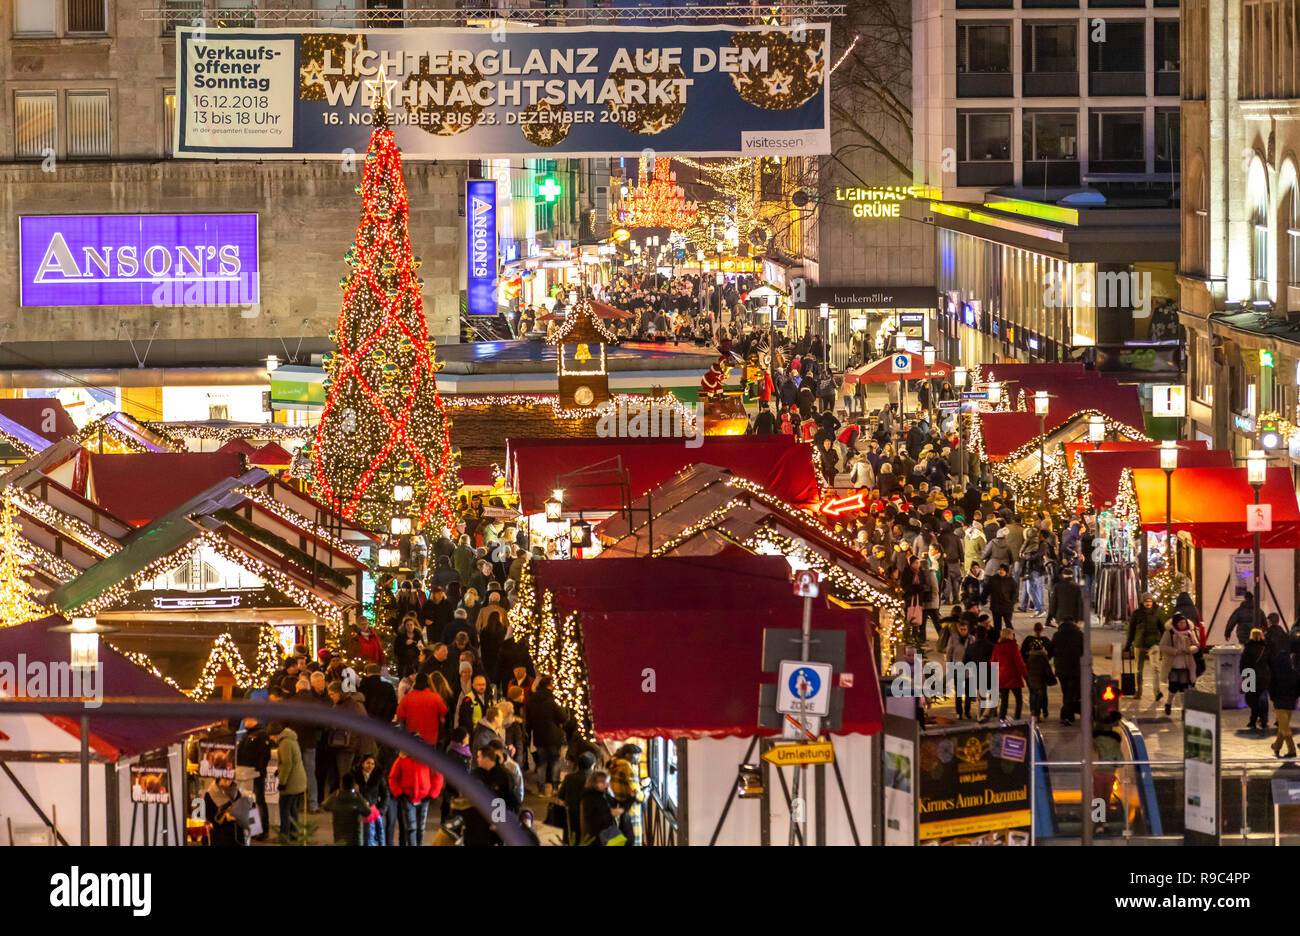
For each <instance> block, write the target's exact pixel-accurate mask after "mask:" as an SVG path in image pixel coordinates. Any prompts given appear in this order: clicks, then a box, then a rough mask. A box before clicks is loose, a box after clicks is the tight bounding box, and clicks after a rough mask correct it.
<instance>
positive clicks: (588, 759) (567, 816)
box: [558, 753, 596, 845]
mask: <svg viewBox="0 0 1300 936" xmlns="http://www.w3.org/2000/svg"><path fill="white" fill-rule="evenodd" d="M595 766H596V755H594V754H587V753H583V754H579V755H578V760H577V763H576V764H575V766H574V769H573V770H571V771H569V772H568V773H566V774H565V775H564V779H563V780H561V781H560V791H559V794H558V795H559V798H560V800H561V801H563V803H564V831H565V839H564V840H565V843H566V844H568V845H577V844H578V843H579V842H581V841H582V796H583V794H584V793H585V792H586V790H587V778H588V777H590V776H591V771H592V769H593V768H594V767H595Z"/></svg>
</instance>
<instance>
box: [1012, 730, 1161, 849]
mask: <svg viewBox="0 0 1300 936" xmlns="http://www.w3.org/2000/svg"><path fill="white" fill-rule="evenodd" d="M1094 736H1095V737H1097V739H1098V740H1097V746H1098V748H1099V749H1100V750H1101V752H1103V753H1102V754H1101V756H1099V758H1098V759H1099V760H1115V761H1130V762H1132V761H1137V762H1141V763H1138V764H1136V765H1133V766H1124V767H1114V766H1096V767H1094V769H1093V790H1092V800H1093V802H1094V804H1095V802H1096V801H1097V800H1101V801H1102V802H1103V803H1104V804H1105V809H1104V813H1105V816H1104V820H1103V821H1101V822H1098V823H1096V825H1095V826H1094V835H1095V836H1096V837H1097V838H1123V837H1126V835H1133V836H1160V835H1164V834H1165V823H1164V821H1163V820H1162V818H1161V814H1160V813H1161V811H1160V797H1159V796H1158V791H1157V781H1156V777H1155V776H1154V774H1153V771H1152V769H1151V766H1150V763H1149V760H1150V755H1149V753H1148V751H1147V746H1146V740H1145V738H1143V736H1142V730H1141V729H1140V728H1139V727H1138V726H1137V725H1136V724H1135V723H1134V722H1131V721H1128V720H1121V721H1120V722H1118V723H1116V724H1114V725H1101V726H1098V727H1097V729H1096V731H1095V732H1094ZM1034 751H1035V759H1036V762H1037V763H1040V764H1041V762H1043V761H1046V760H1048V757H1047V747H1046V744H1045V742H1044V740H1043V735H1042V732H1041V731H1040V730H1038V729H1037V728H1035V731H1034ZM1060 759H1061V760H1063V759H1064V758H1060ZM1080 775H1081V773H1080V770H1079V769H1078V768H1074V767H1052V768H1048V767H1042V766H1036V767H1035V769H1034V776H1033V784H1034V817H1033V821H1034V836H1035V838H1036V839H1039V840H1043V839H1056V838H1060V839H1074V838H1078V837H1080V835H1081V834H1082V822H1083V819H1084V814H1083V810H1082V809H1081V802H1080V801H1081V797H1080V795H1079V781H1080ZM1167 798H1168V797H1167V796H1166V799H1167Z"/></svg>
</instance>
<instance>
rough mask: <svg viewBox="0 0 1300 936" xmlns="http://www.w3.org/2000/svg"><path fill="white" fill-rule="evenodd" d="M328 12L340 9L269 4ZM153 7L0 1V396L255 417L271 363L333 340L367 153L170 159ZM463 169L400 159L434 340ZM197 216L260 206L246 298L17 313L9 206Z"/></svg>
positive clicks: (164, 67)
mask: <svg viewBox="0 0 1300 936" xmlns="http://www.w3.org/2000/svg"><path fill="white" fill-rule="evenodd" d="M408 5H409V6H411V7H415V6H423V5H428V6H432V5H433V4H422V3H417V2H414V0H412V2H411V3H410V4H408ZM170 6H171V8H175V9H177V10H180V11H182V12H184V13H186V15H190V14H193V16H194V17H196V18H197V17H199V16H204V17H205V18H206V19H207V23H208V25H209V26H222V25H228V26H250V25H258V22H257V17H256V14H255V12H254V11H253V10H252V9H250V8H251V6H252V5H251V4H250V3H248V2H246V0H245V2H242V3H241V2H235V0H208V2H206V3H204V2H189V3H173V4H171V5H170ZM324 6H327V7H328V9H330V10H334V9H336V8H337V7H338V6H339V4H338V3H337V2H336V0H330V2H329V4H328V5H324V4H320V3H315V5H313V3H311V2H301V0H299V2H294V3H290V2H285V3H280V4H277V7H286V8H287V7H301V8H303V9H304V11H310V10H312V9H314V8H321V7H324ZM345 6H349V4H345ZM351 6H355V7H357V8H371V7H377V6H378V5H376V4H365V3H353V4H351ZM388 6H392V4H388ZM398 6H399V7H400V6H401V4H398ZM167 7H168V4H166V3H164V2H162V0H4V2H2V3H0V42H3V44H4V53H3V55H0V209H3V221H0V223H3V224H4V226H5V231H4V233H5V237H4V238H3V242H2V243H0V302H3V304H4V306H5V307H6V308H7V309H10V310H13V313H14V314H10V315H6V316H5V318H4V319H3V321H2V322H0V393H6V394H9V395H12V394H15V393H18V394H21V393H24V392H27V391H29V390H30V391H37V390H39V391H41V392H50V391H52V390H57V389H60V388H63V389H67V388H83V389H84V388H85V387H86V386H87V385H91V386H93V387H95V388H97V390H98V391H101V392H97V396H98V397H101V398H103V397H107V396H111V397H114V400H113V403H115V404H116V406H117V407H120V408H123V409H125V410H126V411H128V412H131V413H133V414H134V415H137V416H138V417H140V418H142V419H163V418H181V417H179V416H176V415H174V414H176V413H180V412H182V411H183V412H184V414H185V416H184V418H193V416H194V415H195V412H196V410H197V411H201V410H203V408H204V406H203V404H204V401H206V400H209V399H210V400H211V401H213V402H212V407H213V410H212V411H213V412H214V413H217V412H222V411H223V410H222V409H221V407H223V406H224V407H225V410H224V412H226V413H228V414H229V415H230V416H231V417H232V418H236V417H235V411H238V412H239V413H240V416H242V417H243V418H248V417H249V416H250V415H253V416H256V415H259V414H260V413H261V412H262V410H261V405H260V404H261V400H262V396H261V391H262V390H265V389H268V388H269V381H267V379H266V373H265V369H266V361H267V358H268V356H271V355H274V356H275V357H277V358H278V359H279V360H280V361H281V362H283V361H288V360H296V361H297V362H298V363H310V358H311V355H312V354H319V353H321V352H323V351H327V350H329V349H330V348H331V347H332V344H331V342H330V340H329V337H328V335H329V333H330V331H331V330H332V329H333V328H334V325H335V322H336V321H337V318H338V314H339V307H340V293H339V288H338V281H339V277H340V276H341V275H343V274H344V273H345V272H346V269H347V268H346V265H345V264H344V261H343V255H344V253H345V252H346V251H347V249H348V244H349V243H350V242H351V241H352V239H353V236H354V233H355V231H356V226H357V222H358V219H359V218H360V215H361V205H360V199H359V198H358V197H357V194H356V191H355V190H356V186H358V185H359V184H360V180H361V176H360V172H361V168H362V165H363V162H364V159H363V157H364V154H359V155H356V156H353V157H351V158H349V157H348V155H347V154H343V155H341V157H340V159H339V160H338V161H329V162H325V161H310V162H309V161H303V162H291V161H276V162H273V163H260V162H257V161H241V160H219V161H217V160H189V159H185V160H177V159H173V158H171V156H170V153H171V148H172V142H171V136H172V131H173V127H174V121H175V114H176V97H175V86H176V82H175V39H174V36H173V34H172V32H171V29H170V28H169V27H168V26H167V25H166V24H165V23H164V22H162V21H161V20H160V19H159V18H158V15H157V14H158V12H159V11H161V10H163V9H165V8H167ZM331 23H333V21H331ZM516 162H518V161H516ZM468 173H469V168H468V166H467V165H466V164H465V163H463V162H460V163H453V162H417V161H407V162H406V163H405V179H406V185H407V188H408V192H409V195H410V226H411V240H412V243H413V245H414V248H415V251H416V253H417V254H418V255H420V256H421V257H422V259H423V261H424V263H423V267H422V270H421V275H422V277H423V278H424V281H425V282H424V304H425V313H426V316H427V319H428V324H429V331H430V334H431V335H432V336H433V337H435V338H436V339H437V340H439V341H442V342H447V341H456V340H458V331H459V320H460V315H459V304H460V294H461V290H462V289H463V284H464V268H465V259H464V252H465V251H464V241H465V234H464V225H465V222H464V217H463V212H464V205H463V201H464V183H465V180H466V177H467V175H468ZM206 213H216V214H253V215H256V217H257V227H258V233H257V247H258V254H259V257H258V259H259V271H260V276H259V279H260V283H259V285H260V301H259V302H257V303H255V304H250V303H243V302H239V301H238V298H239V297H236V301H233V302H232V301H229V300H230V297H228V296H223V297H219V298H220V300H221V301H219V302H212V301H209V299H208V298H198V299H197V301H196V302H191V301H190V300H187V299H185V298H184V297H179V298H178V297H163V298H162V299H161V300H156V299H155V297H153V296H150V297H148V301H147V302H144V303H141V304H133V305H77V304H68V305H59V306H45V307H41V306H31V305H20V295H19V292H20V291H19V276H18V271H19V237H18V226H19V218H20V216H56V215H92V216H100V215H103V216H108V215H136V214H141V215H182V214H206ZM232 394H233V396H232ZM235 397H238V399H235ZM245 398H247V399H245ZM254 407H256V408H255V409H254Z"/></svg>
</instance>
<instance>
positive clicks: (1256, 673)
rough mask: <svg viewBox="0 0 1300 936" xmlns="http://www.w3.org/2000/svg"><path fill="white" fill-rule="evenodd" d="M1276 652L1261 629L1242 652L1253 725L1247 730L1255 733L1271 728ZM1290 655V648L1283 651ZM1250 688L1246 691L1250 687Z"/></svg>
mask: <svg viewBox="0 0 1300 936" xmlns="http://www.w3.org/2000/svg"><path fill="white" fill-rule="evenodd" d="M1274 652H1275V651H1273V649H1272V648H1271V647H1270V646H1269V645H1268V643H1267V642H1266V641H1265V640H1264V632H1263V631H1262V630H1260V629H1259V628H1258V627H1256V628H1253V629H1252V630H1251V632H1250V639H1249V640H1247V641H1246V646H1244V647H1242V648H1241V685H1242V689H1243V691H1244V692H1245V695H1246V708H1247V709H1248V710H1249V711H1250V721H1248V722H1246V730H1247V731H1254V730H1255V729H1256V728H1257V727H1258V728H1259V729H1260V730H1267V728H1268V687H1269V683H1270V682H1271V681H1272V676H1273V666H1272V658H1273V655H1274ZM1276 652H1282V653H1289V652H1290V647H1284V648H1282V650H1280V651H1276ZM1248 686H1249V687H1250V688H1246V687H1248Z"/></svg>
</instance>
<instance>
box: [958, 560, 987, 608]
mask: <svg viewBox="0 0 1300 936" xmlns="http://www.w3.org/2000/svg"><path fill="white" fill-rule="evenodd" d="M983 600H984V567H983V566H982V565H980V564H979V563H978V562H972V563H971V564H970V574H969V575H967V576H966V577H965V578H964V579H962V580H961V603H962V606H963V607H966V608H978V607H979V606H980V604H981V603H982V602H983Z"/></svg>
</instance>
